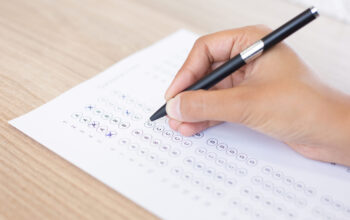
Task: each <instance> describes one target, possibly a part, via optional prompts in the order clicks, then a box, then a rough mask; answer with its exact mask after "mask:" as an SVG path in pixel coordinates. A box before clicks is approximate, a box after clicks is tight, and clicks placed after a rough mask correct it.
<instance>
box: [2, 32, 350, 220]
mask: <svg viewBox="0 0 350 220" xmlns="http://www.w3.org/2000/svg"><path fill="white" fill-rule="evenodd" d="M196 38H197V35H195V34H193V33H191V32H189V31H186V30H180V31H178V32H176V33H174V34H172V35H170V36H169V37H167V38H165V39H163V40H161V41H159V42H157V43H156V44H154V45H152V46H150V47H148V48H146V49H143V50H141V51H139V52H137V53H136V54H134V55H132V56H130V57H128V58H126V59H124V60H122V61H120V62H118V63H117V64H115V65H113V66H112V67H110V68H108V69H107V70H105V71H104V72H102V73H101V74H99V75H97V76H95V77H93V78H92V79H90V80H87V81H86V82H83V83H81V84H80V85H78V86H76V87H74V88H73V89H71V90H69V91H67V92H65V93H64V94H62V95H60V96H59V97H57V98H56V99H54V100H52V101H50V102H48V103H47V104H44V105H43V106H41V107H39V108H37V109H35V110H33V111H31V112H29V113H27V114H25V115H23V116H21V117H19V118H16V119H14V120H12V121H10V122H9V123H10V124H11V125H13V126H14V127H16V128H17V129H19V130H20V131H22V132H24V133H25V134H27V135H28V136H29V137H31V138H33V139H34V140H36V141H38V142H39V143H41V144H42V145H44V146H45V147H47V148H48V149H50V150H51V151H53V152H55V153H56V154H58V155H60V156H61V157H63V158H65V159H66V160H68V161H70V162H71V163H73V164H74V165H76V166H77V167H79V168H81V169H82V170H84V171H85V172H87V173H89V174H90V175H92V176H93V177H95V178H97V179H98V180H100V181H101V182H103V183H105V184H106V185H108V186H110V187H111V188H113V189H114V190H116V191H118V192H120V193H122V194H123V195H124V196H126V197H127V198H129V199H131V200H133V201H134V202H135V203H137V204H139V205H141V206H142V207H144V208H145V209H147V210H149V211H150V212H152V213H154V214H155V215H156V216H158V217H160V218H161V219H170V220H186V219H188V220H197V219H198V220H214V219H215V220H221V219H222V220H226V219H227V220H233V219H268V220H271V219H302V220H306V219H344V220H345V219H350V169H349V168H347V167H343V166H340V165H336V164H330V163H323V162H318V161H312V160H309V159H306V158H304V157H302V156H300V155H299V154H297V153H295V152H294V151H293V150H291V149H290V148H288V147H287V146H286V145H285V144H283V143H281V142H279V141H277V140H274V139H272V138H269V137H267V136H264V135H262V134H260V133H257V132H255V131H252V130H250V129H248V128H246V127H244V126H241V125H237V124H230V123H223V124H221V125H219V126H216V127H213V128H210V129H207V130H205V131H204V132H201V133H198V134H196V135H194V136H193V137H184V136H182V135H180V134H179V133H177V132H175V131H173V130H171V129H170V128H169V126H168V124H167V119H166V118H162V119H160V120H157V121H155V122H150V121H149V120H148V118H149V117H150V115H151V114H152V113H153V112H154V111H155V110H157V109H158V108H159V107H160V106H161V105H162V104H163V103H164V99H163V95H164V92H165V90H166V88H167V87H168V85H169V83H170V82H171V80H172V79H173V77H174V75H175V74H176V72H177V70H178V69H179V68H180V67H181V65H182V64H183V62H184V60H185V58H186V56H187V54H188V52H189V51H190V49H191V47H192V45H193V43H194V41H195V40H196ZM315 126H317V125H315Z"/></svg>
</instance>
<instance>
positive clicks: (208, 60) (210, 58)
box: [165, 29, 242, 100]
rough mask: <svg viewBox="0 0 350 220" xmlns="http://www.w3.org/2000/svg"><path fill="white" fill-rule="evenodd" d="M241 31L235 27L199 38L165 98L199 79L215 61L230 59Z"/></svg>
mask: <svg viewBox="0 0 350 220" xmlns="http://www.w3.org/2000/svg"><path fill="white" fill-rule="evenodd" d="M241 33H242V29H235V30H227V31H221V32H217V33H214V34H209V35H205V36H203V37H200V38H198V40H197V41H196V42H195V43H194V46H193V48H192V50H191V52H190V53H189V55H188V57H187V59H186V61H185V63H184V64H183V65H182V67H181V68H180V70H179V71H178V73H177V74H176V76H175V78H174V80H173V81H172V83H171V84H170V86H169V88H168V89H167V91H166V93H165V99H166V100H169V99H170V98H172V97H174V96H175V95H177V94H178V93H180V92H181V91H183V90H184V89H186V88H187V87H189V86H190V85H192V84H193V83H195V82H196V81H198V80H199V79H200V78H202V77H203V76H204V75H206V74H207V73H208V70H209V69H210V67H211V65H212V64H213V63H215V62H222V61H226V60H228V59H230V57H231V56H232V53H234V51H235V50H233V49H234V48H233V47H234V43H235V41H236V39H237V38H238V37H239V36H240V35H241ZM237 53H238V50H237ZM234 55H235V54H234Z"/></svg>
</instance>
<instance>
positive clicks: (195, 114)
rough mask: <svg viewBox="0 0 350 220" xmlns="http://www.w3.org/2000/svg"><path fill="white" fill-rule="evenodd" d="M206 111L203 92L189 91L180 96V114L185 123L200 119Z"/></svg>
mask: <svg viewBox="0 0 350 220" xmlns="http://www.w3.org/2000/svg"><path fill="white" fill-rule="evenodd" d="M204 111H205V98H204V94H203V91H200V90H199V91H187V92H184V93H181V94H180V112H181V114H182V116H183V118H184V120H185V121H196V120H198V119H200V118H201V117H202V115H203V113H204Z"/></svg>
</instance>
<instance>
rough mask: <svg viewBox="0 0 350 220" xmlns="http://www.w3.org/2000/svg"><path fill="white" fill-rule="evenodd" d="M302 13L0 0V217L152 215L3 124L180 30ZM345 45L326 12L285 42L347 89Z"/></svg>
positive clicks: (244, 5) (345, 30) (155, 1)
mask: <svg viewBox="0 0 350 220" xmlns="http://www.w3.org/2000/svg"><path fill="white" fill-rule="evenodd" d="M301 10H303V8H301V7H298V6H294V5H291V4H290V3H287V2H285V1H281V0H264V1H260V0H245V1H241V0H230V1H227V0H220V1H218V0H207V1H203V0H193V1H188V0H177V1H171V0H169V1H165V0H128V1H123V0H105V1H99V0H81V1H74V0H60V1H52V0H32V1H26V0H11V1H7V0H1V1H0V108H1V110H0V219H3V218H5V219H72V218H79V219H81V218H84V219H157V218H156V217H154V216H153V215H152V214H150V213H149V212H147V211H145V210H144V209H142V208H140V207H139V206H138V205H136V204H134V203H133V202H132V201H129V200H128V199H126V198H124V197H123V196H122V195H120V194H119V193H118V192H115V191H113V190H112V189H110V188H109V187H107V186H105V185H104V184H102V183H100V182H99V181H97V180H96V179H94V178H93V177H91V176H89V175H87V174H86V173H84V172H82V171H81V170H80V169H78V168H77V167H75V166H74V165H72V164H70V163H69V162H67V161H65V160H64V159H62V158H60V157H59V156H57V155H55V154H54V153H52V152H50V151H49V150H48V149H46V148H45V147H43V146H42V145H40V144H38V143H36V142H35V141H33V140H31V139H30V138H28V137H27V136H25V135H24V134H22V133H21V132H19V131H18V130H16V129H15V128H13V127H11V126H10V125H8V124H7V121H8V120H10V119H13V118H15V117H17V116H20V115H22V114H24V113H26V112H28V111H30V110H32V109H34V108H36V107H38V106H40V105H42V104H44V103H46V102H47V101H49V100H51V99H53V98H55V97H56V96H58V95H59V94H61V93H62V92H64V91H66V90H67V89H69V88H71V87H73V86H75V85H77V84H78V83H80V82H82V81H84V80H86V79H89V78H90V77H92V76H94V75H96V74H98V73H99V72H101V71H102V70H104V69H106V68H107V67H109V66H110V65H112V64H113V63H115V62H117V61H118V60H120V59H122V58H123V57H125V56H127V55H129V54H132V53H133V52H135V51H137V50H139V49H141V48H144V47H146V46H148V45H150V44H151V43H152V42H155V41H157V40H159V39H161V38H163V37H165V36H167V35H168V34H170V33H172V32H174V31H175V30H177V29H179V28H187V29H190V30H192V31H195V32H197V33H199V34H205V33H209V32H214V31H218V30H221V29H228V28H234V27H238V26H244V25H248V24H257V23H263V24H268V25H269V26H271V27H276V26H278V25H279V24H281V23H282V22H284V21H286V20H287V19H289V18H291V17H293V16H294V15H296V14H297V13H299V12H301ZM349 39H350V26H349V25H345V24H342V23H340V22H337V21H335V20H332V19H329V18H327V17H325V16H324V17H321V18H320V19H319V20H318V21H317V22H314V23H313V24H312V25H310V26H309V27H308V28H305V29H303V30H302V31H300V32H299V33H298V34H297V35H295V36H293V37H292V38H290V39H288V42H289V43H290V44H291V45H292V46H293V47H294V48H295V49H296V50H297V51H299V53H300V54H301V56H302V57H304V58H305V60H306V61H307V62H308V63H309V64H310V65H311V66H312V67H313V68H314V69H315V70H316V72H317V73H318V74H319V75H320V77H321V78H323V79H325V80H327V81H328V82H329V83H330V84H332V85H333V86H336V87H338V88H340V89H342V90H344V91H346V92H349V91H350V86H346V85H350V62H349V61H348V60H349V58H350V43H349Z"/></svg>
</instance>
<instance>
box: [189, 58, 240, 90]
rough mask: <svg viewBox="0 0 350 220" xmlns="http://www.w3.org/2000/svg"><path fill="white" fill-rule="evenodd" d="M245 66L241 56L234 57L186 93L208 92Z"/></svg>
mask: <svg viewBox="0 0 350 220" xmlns="http://www.w3.org/2000/svg"><path fill="white" fill-rule="evenodd" d="M244 64H245V61H244V60H243V59H242V57H241V55H240V54H238V55H237V56H235V57H233V58H232V59H231V60H229V61H228V62H226V63H225V64H223V65H222V66H220V67H218V68H217V69H215V70H214V71H213V72H211V73H210V74H208V75H206V76H205V77H204V78H202V79H200V80H199V81H198V82H196V83H195V84H193V85H192V86H190V87H188V88H187V89H185V90H184V91H191V90H199V89H205V90H208V89H210V88H211V87H212V86H214V85H215V84H217V83H218V82H220V81H221V80H223V79H224V78H226V77H227V76H229V75H231V74H232V73H233V72H235V71H236V70H238V69H239V68H241V67H242V66H243V65H244Z"/></svg>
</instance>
